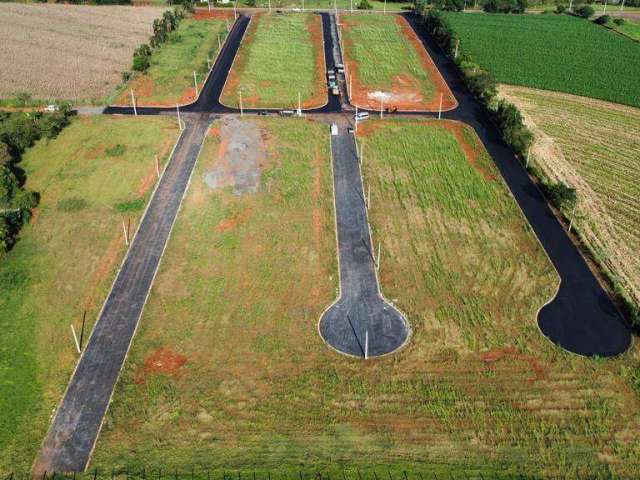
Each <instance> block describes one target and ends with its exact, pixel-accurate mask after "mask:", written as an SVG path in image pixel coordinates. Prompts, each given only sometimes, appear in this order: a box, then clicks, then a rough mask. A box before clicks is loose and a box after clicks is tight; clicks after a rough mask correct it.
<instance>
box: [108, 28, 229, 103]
mask: <svg viewBox="0 0 640 480" xmlns="http://www.w3.org/2000/svg"><path fill="white" fill-rule="evenodd" d="M231 23H232V21H229V24H231ZM226 28H227V22H226V21H225V20H224V19H218V18H216V19H206V20H193V19H185V20H182V21H181V22H180V25H179V26H178V29H177V30H176V31H175V32H173V33H172V34H170V36H169V40H168V41H167V43H165V44H163V45H162V46H161V47H160V48H159V49H157V50H155V51H154V53H153V54H152V56H151V66H150V67H149V69H148V70H147V72H146V73H144V74H142V75H139V76H137V77H135V78H134V79H133V80H132V81H131V82H129V85H127V87H126V88H124V89H123V92H122V94H121V95H120V97H119V99H118V103H121V104H127V105H128V104H130V103H131V98H130V90H131V89H133V90H134V93H135V95H136V102H138V104H140V105H143V104H168V105H175V104H176V103H187V102H190V101H193V100H195V91H194V82H193V72H194V71H195V72H196V73H197V77H198V84H199V88H200V87H201V86H202V84H203V83H204V79H205V77H206V74H207V71H208V68H207V56H208V57H209V58H210V59H211V61H212V62H213V61H214V60H215V58H216V56H217V55H218V36H220V42H224V40H225V38H226V35H227V29H226Z"/></svg>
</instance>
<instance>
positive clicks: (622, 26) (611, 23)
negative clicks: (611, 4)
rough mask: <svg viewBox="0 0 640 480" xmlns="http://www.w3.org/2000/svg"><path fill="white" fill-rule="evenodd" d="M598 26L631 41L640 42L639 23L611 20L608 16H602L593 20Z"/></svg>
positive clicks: (617, 19) (622, 19)
mask: <svg viewBox="0 0 640 480" xmlns="http://www.w3.org/2000/svg"><path fill="white" fill-rule="evenodd" d="M594 22H595V23H597V24H598V25H602V26H605V27H607V28H610V29H612V30H615V31H616V32H618V33H621V34H623V35H626V36H627V37H629V38H632V39H633V40H635V41H637V42H640V23H639V22H634V21H632V20H627V19H624V18H612V17H610V16H609V15H602V16H600V17H598V18H596V19H595V20H594Z"/></svg>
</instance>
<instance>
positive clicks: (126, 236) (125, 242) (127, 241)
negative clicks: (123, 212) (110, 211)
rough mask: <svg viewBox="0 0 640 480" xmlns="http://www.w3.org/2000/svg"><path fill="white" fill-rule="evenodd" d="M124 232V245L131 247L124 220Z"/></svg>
mask: <svg viewBox="0 0 640 480" xmlns="http://www.w3.org/2000/svg"><path fill="white" fill-rule="evenodd" d="M122 231H123V232H124V244H125V245H126V246H127V247H128V246H129V235H128V233H127V225H126V224H125V223H124V218H123V219H122Z"/></svg>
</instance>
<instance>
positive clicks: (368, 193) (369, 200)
mask: <svg viewBox="0 0 640 480" xmlns="http://www.w3.org/2000/svg"><path fill="white" fill-rule="evenodd" d="M370 205H371V185H368V186H367V210H369V208H370V207H369V206H370Z"/></svg>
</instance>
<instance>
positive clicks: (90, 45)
mask: <svg viewBox="0 0 640 480" xmlns="http://www.w3.org/2000/svg"><path fill="white" fill-rule="evenodd" d="M163 11H164V8H156V7H136V8H132V7H123V6H100V7H97V6H88V5H52V4H44V5H43V4H22V3H4V2H3V3H0V16H1V17H2V28H1V29H0V44H2V48H1V49H0V65H2V68H1V69H0V104H2V105H9V106H21V105H25V104H26V105H29V104H32V103H36V104H43V103H50V102H51V101H53V100H72V101H73V102H74V103H78V102H79V101H87V102H92V101H96V102H97V101H100V100H102V99H104V98H105V97H107V96H108V95H110V94H111V93H112V92H113V90H114V88H115V87H116V86H118V85H120V83H121V82H122V73H123V72H124V71H125V70H127V68H128V66H129V64H130V62H131V55H132V54H133V51H134V50H135V48H136V47H137V46H138V45H139V44H140V43H142V42H145V41H146V40H147V38H148V37H149V35H151V33H152V22H153V20H154V19H156V18H158V17H160V16H162V12H163ZM16 97H20V98H18V99H16Z"/></svg>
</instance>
